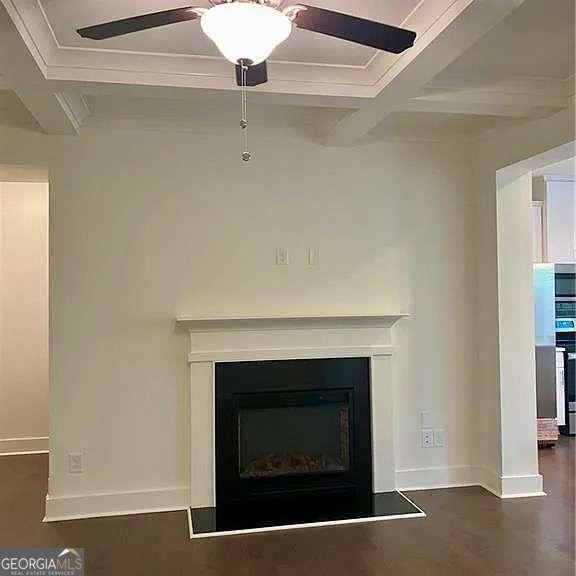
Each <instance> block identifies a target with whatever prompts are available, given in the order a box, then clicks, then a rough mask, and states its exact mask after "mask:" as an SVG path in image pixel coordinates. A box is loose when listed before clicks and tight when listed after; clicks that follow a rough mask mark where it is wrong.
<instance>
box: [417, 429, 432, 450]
mask: <svg viewBox="0 0 576 576" xmlns="http://www.w3.org/2000/svg"><path fill="white" fill-rule="evenodd" d="M420 434H421V440H422V448H432V447H433V446H434V430H422V431H421V432H420Z"/></svg>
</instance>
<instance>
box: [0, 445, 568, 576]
mask: <svg viewBox="0 0 576 576" xmlns="http://www.w3.org/2000/svg"><path fill="white" fill-rule="evenodd" d="M540 461H541V471H542V473H543V474H544V482H545V490H546V491H547V492H548V496H547V497H541V498H531V499H517V500H508V501H501V500H499V499H498V498H496V497H495V496H492V495H491V494H489V493H488V492H486V491H484V490H482V489H481V488H456V489H450V490H431V491H425V492H412V493H411V494H410V496H411V498H413V499H414V501H415V502H416V503H417V504H419V505H420V506H421V507H422V508H424V510H426V512H427V513H428V517H427V518H425V519H413V520H396V521H388V522H382V523H378V524H365V525H353V526H335V527H325V528H312V529H302V530H295V531H290V532H274V533H270V534H253V535H247V536H234V537H226V538H218V539H214V540H198V541H190V540H189V539H188V533H187V524H186V516H185V513H184V512H167V513H160V514H146V515H140V516H125V517H115V518H94V519H89V520H74V521H68V522H61V523H52V524H42V523H41V519H42V516H43V513H44V503H43V499H44V495H45V493H46V478H47V457H46V456H44V455H41V456H6V457H1V458H0V547H28V546H37V547H39V546H50V547H52V546H53V547H59V546H62V547H64V546H67V547H83V548H84V549H85V554H86V558H87V574H88V575H89V576H96V575H106V576H115V575H122V576H126V575H157V574H161V575H164V574H165V575H168V574H169V575H171V576H172V575H179V574H182V575H183V574H186V575H194V576H215V575H230V576H248V575H250V576H287V575H290V576H292V575H298V576H309V575H310V576H322V575H324V574H329V575H330V576H339V575H346V576H351V575H358V576H383V575H388V574H389V575H391V576H403V575H414V576H416V575H417V576H451V575H462V576H501V575H510V576H525V575H526V576H540V575H542V576H574V573H575V568H574V544H575V540H574V539H575V533H574V514H575V502H574V440H573V439H572V440H568V439H566V438H562V440H561V442H560V443H559V445H557V447H556V448H555V449H547V450H541V452H540Z"/></svg>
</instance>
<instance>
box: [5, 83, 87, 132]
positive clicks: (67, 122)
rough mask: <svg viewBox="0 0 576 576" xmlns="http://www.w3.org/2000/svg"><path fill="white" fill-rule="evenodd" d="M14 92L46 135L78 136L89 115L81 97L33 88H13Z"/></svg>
mask: <svg viewBox="0 0 576 576" xmlns="http://www.w3.org/2000/svg"><path fill="white" fill-rule="evenodd" d="M14 91H15V92H16V94H17V96H18V98H20V100H21V102H22V104H24V106H26V108H27V109H28V111H29V112H30V114H32V116H34V118H35V119H36V122H38V124H39V125H40V127H41V128H42V130H43V131H44V132H45V133H46V134H71V135H74V134H78V133H79V132H80V127H81V126H82V124H83V123H84V120H85V119H86V117H87V116H88V115H89V110H88V107H87V106H86V103H85V102H84V99H83V98H82V96H80V95H78V94H72V93H66V92H51V91H49V90H46V89H39V88H37V87H35V86H32V87H29V86H25V85H24V86H22V85H20V86H15V87H14Z"/></svg>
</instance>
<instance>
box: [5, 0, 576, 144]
mask: <svg viewBox="0 0 576 576" xmlns="http://www.w3.org/2000/svg"><path fill="white" fill-rule="evenodd" d="M192 1H193V0H192ZM307 1H308V2H309V3H310V4H314V5H317V6H319V7H323V8H327V9H332V10H337V11H341V12H346V13H350V14H354V15H357V16H361V17H365V18H370V19H374V20H379V21H382V22H386V23H390V24H393V25H399V26H404V27H406V28H410V29H412V30H415V31H416V32H417V34H418V37H417V40H416V43H415V45H414V47H413V48H411V49H409V50H407V51H406V52H405V53H403V54H401V55H393V54H389V53H385V52H378V51H375V50H373V49H370V48H366V47H362V46H358V45H355V44H352V43H349V42H346V41H343V40H337V39H333V38H330V37H327V36H322V35H317V34H315V33H313V32H307V31H303V30H294V31H293V33H292V35H291V36H290V38H289V39H288V40H287V41H286V42H285V43H284V44H283V45H281V46H280V47H278V48H277V49H276V50H275V51H274V53H273V54H272V56H271V58H270V60H269V82H268V83H267V84H265V85H262V86H259V87H257V88H255V89H252V90H251V95H250V101H251V102H252V104H253V105H255V106H258V107H259V109H262V114H261V116H262V118H266V119H268V120H267V121H272V118H273V116H274V112H273V109H274V107H276V110H277V111H278V113H279V114H280V115H281V116H282V117H284V118H285V117H286V114H287V113H286V111H287V110H288V109H289V108H292V109H297V108H301V109H302V108H305V109H307V110H308V111H307V112H304V111H301V112H294V113H289V114H288V116H289V117H290V122H292V121H293V120H292V119H293V118H300V119H303V120H302V121H303V122H304V123H306V125H310V124H311V123H312V122H313V121H314V119H316V121H317V123H318V124H319V125H322V129H321V131H322V132H323V133H324V136H323V138H324V139H325V141H326V142H327V143H331V144H346V143H351V142H354V141H357V140H359V139H362V138H364V137H365V136H366V135H368V134H370V133H372V137H378V136H382V135H384V134H389V135H390V134H395V135H398V137H410V135H414V134H417V133H418V132H422V131H423V130H424V131H426V133H427V134H429V133H432V132H442V131H444V132H450V133H452V134H464V133H470V132H477V131H480V130H481V129H482V128H483V127H485V128H491V127H494V126H495V125H498V124H499V123H500V124H502V123H512V122H520V121H523V120H526V119H530V118H535V117H542V116H546V115H550V114H553V113H555V112H556V111H558V110H560V109H562V108H565V107H567V106H569V105H573V102H574V75H573V72H574V66H575V64H574V51H575V47H574V18H575V13H574V11H575V3H574V0H554V1H553V2H551V1H550V0H363V1H362V2H354V1H352V0H307ZM290 3H291V2H290V1H289V0H285V1H284V4H285V5H287V4H290ZM187 4H188V3H187V2H186V3H184V2H182V1H178V0H176V1H175V2H174V3H173V4H171V3H167V2H166V0H162V1H161V0H122V1H118V0H90V1H85V0H0V89H4V90H5V91H6V92H5V93H4V96H3V98H4V101H6V102H8V101H9V102H10V106H11V108H10V110H12V109H14V110H16V108H18V110H19V112H18V114H19V117H20V118H22V117H23V114H22V110H21V108H25V109H28V110H29V111H30V112H31V114H32V116H33V117H34V119H35V122H37V123H38V124H39V125H40V126H41V128H42V129H43V130H44V131H47V132H57V133H77V132H78V131H79V130H80V129H81V126H82V125H83V124H84V123H86V122H89V121H98V122H102V121H103V120H104V118H106V117H116V118H117V117H131V118H134V117H135V116H139V117H147V118H149V117H153V116H157V117H163V118H166V117H170V118H172V119H173V120H175V121H176V119H178V118H180V119H182V121H183V122H188V124H190V125H193V124H194V123H196V122H198V121H199V120H198V116H197V114H195V113H191V112H190V110H192V111H193V110H194V109H195V108H194V106H196V109H198V108H199V107H201V109H202V111H203V113H204V115H206V114H209V113H210V111H212V112H213V113H214V114H218V113H217V110H220V109H222V110H224V109H227V108H228V107H234V110H236V108H235V105H236V98H237V94H236V91H237V86H236V84H235V81H234V75H233V69H232V68H233V67H232V65H231V64H230V63H229V62H227V61H226V60H224V59H223V58H222V57H221V56H220V55H219V53H218V52H217V50H216V48H215V47H214V46H213V45H212V43H211V41H210V40H209V39H208V38H207V37H206V36H204V34H203V33H202V31H201V28H200V26H199V24H198V23H197V22H185V23H179V24H174V25H171V26H167V27H165V28H159V29H153V30H147V31H143V32H137V33H134V34H130V35H127V36H124V37H121V38H115V39H109V40H105V41H94V40H87V39H82V38H80V37H79V36H78V35H77V34H76V29H77V28H79V27H83V26H87V25H92V24H97V23H100V22H103V21H108V20H113V19H118V18H124V17H129V16H133V15H137V14H141V13H147V12H153V11H158V10H163V9H167V8H172V7H179V6H183V5H187ZM198 5H199V6H204V7H207V6H209V2H208V0H198ZM9 91H13V92H9ZM10 94H12V95H10ZM14 94H16V95H17V98H16V97H15V96H14ZM0 103H1V101H0ZM4 109H5V111H4V113H3V115H0V122H2V120H3V116H4V117H6V116H7V115H8V114H9V112H6V110H7V107H6V106H5V107H4ZM322 110H323V111H322ZM14 114H16V113H15V112H14ZM26 121H27V122H28V123H30V117H28V118H27V119H26ZM326 127H327V128H326Z"/></svg>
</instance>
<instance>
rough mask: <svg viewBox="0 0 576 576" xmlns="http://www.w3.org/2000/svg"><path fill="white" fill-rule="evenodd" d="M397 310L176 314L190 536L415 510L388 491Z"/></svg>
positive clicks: (416, 513)
mask: <svg viewBox="0 0 576 576" xmlns="http://www.w3.org/2000/svg"><path fill="white" fill-rule="evenodd" d="M402 316H403V315H402V314H395V315H386V314H385V315H375V316H362V315H360V316H356V315H351V316H300V317H289V316H281V317H246V318H235V317H229V318H222V317H221V318H181V319H179V320H178V326H181V327H183V328H185V329H187V330H188V332H189V335H190V350H189V354H188V362H189V364H190V382H191V396H190V410H191V419H190V454H191V457H190V500H189V503H190V508H189V512H188V522H189V528H190V537H191V538H212V537H217V536H226V535H228V534H231V533H232V534H236V533H246V532H260V531H268V530H286V529H289V528H290V529H292V528H303V527H306V526H309V525H319V524H336V523H357V522H380V521H385V520H388V519H398V518H406V517H408V518H415V517H424V516H425V514H424V513H423V512H422V510H420V509H419V508H417V507H416V506H415V505H414V504H413V503H411V502H410V501H409V500H408V499H407V498H406V497H405V496H403V495H402V494H401V493H399V492H398V491H397V490H396V466H395V458H394V449H395V443H394V412H393V405H394V402H393V371H392V357H393V354H394V353H395V351H396V346H394V344H393V343H392V326H393V325H394V324H395V323H396V322H397V321H398V320H399V319H400V318H401V317H402Z"/></svg>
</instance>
